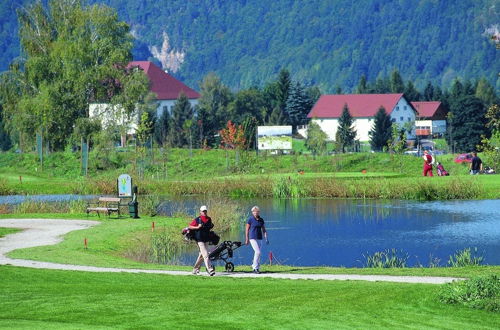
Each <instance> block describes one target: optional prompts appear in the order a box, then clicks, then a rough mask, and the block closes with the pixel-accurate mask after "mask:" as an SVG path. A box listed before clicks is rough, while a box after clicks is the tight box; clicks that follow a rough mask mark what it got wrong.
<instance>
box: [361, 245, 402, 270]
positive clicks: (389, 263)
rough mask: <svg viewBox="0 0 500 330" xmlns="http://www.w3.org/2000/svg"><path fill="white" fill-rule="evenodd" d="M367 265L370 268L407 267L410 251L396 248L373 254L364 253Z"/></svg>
mask: <svg viewBox="0 0 500 330" xmlns="http://www.w3.org/2000/svg"><path fill="white" fill-rule="evenodd" d="M363 257H364V258H365V267H368V268H405V267H406V262H407V261H408V258H409V256H408V253H405V252H403V251H398V250H396V249H391V250H389V249H387V250H384V251H378V252H375V253H373V254H367V255H364V254H363Z"/></svg>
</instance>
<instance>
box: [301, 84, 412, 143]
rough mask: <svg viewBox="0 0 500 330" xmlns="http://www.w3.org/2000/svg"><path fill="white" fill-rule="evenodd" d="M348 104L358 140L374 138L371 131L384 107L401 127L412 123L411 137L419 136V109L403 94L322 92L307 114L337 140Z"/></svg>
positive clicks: (330, 138)
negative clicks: (417, 134)
mask: <svg viewBox="0 0 500 330" xmlns="http://www.w3.org/2000/svg"><path fill="white" fill-rule="evenodd" d="M346 104H347V107H348V108H349V113H350V114H351V116H352V117H353V122H354V124H353V126H354V129H355V130H356V139H357V140H359V141H362V142H363V141H369V140H370V137H369V135H368V133H369V132H370V130H371V129H372V126H373V123H374V117H375V114H376V113H377V111H378V110H379V108H380V107H384V108H385V110H386V112H387V114H388V115H389V116H390V117H391V120H392V121H393V122H394V123H397V124H398V125H400V126H401V127H403V126H404V125H405V124H407V123H409V125H411V127H412V130H411V132H410V133H409V134H408V139H414V138H415V130H414V122H415V119H416V116H417V112H416V111H415V108H414V107H413V105H411V103H410V102H408V101H407V100H406V98H405V97H404V95H403V94H339V95H322V96H321V97H320V98H319V100H318V101H317V102H316V104H315V105H314V107H313V108H312V110H311V112H310V113H309V115H307V117H308V118H311V119H312V121H314V122H315V123H317V124H318V125H319V126H320V127H321V129H322V130H323V131H324V132H325V133H326V134H327V135H328V139H329V140H335V135H336V134H337V128H338V125H339V118H340V116H341V115H342V110H343V108H344V106H345V105H346Z"/></svg>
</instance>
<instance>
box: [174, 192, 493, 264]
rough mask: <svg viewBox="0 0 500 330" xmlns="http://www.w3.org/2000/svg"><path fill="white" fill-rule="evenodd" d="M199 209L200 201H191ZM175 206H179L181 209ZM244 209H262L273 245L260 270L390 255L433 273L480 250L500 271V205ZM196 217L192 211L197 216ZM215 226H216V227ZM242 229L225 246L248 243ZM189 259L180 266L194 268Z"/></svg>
mask: <svg viewBox="0 0 500 330" xmlns="http://www.w3.org/2000/svg"><path fill="white" fill-rule="evenodd" d="M184 202H185V203H186V207H192V208H193V209H195V208H196V205H201V204H202V200H195V199H192V200H189V201H186V200H184ZM177 203H178V201H177ZM239 203H241V205H242V206H243V207H245V208H246V209H248V210H249V209H250V208H251V207H252V206H253V205H258V206H259V207H260V208H261V216H262V217H263V218H264V220H265V222H266V228H267V230H268V234H269V241H270V244H269V245H265V246H264V251H263V258H262V261H263V262H269V260H268V255H269V252H272V254H273V256H274V257H275V258H276V260H277V261H278V262H280V263H282V264H287V265H294V266H345V267H361V266H363V264H364V262H365V258H364V257H363V255H367V254H373V253H374V252H376V251H383V250H386V249H393V248H395V249H398V250H400V251H402V252H403V253H402V254H401V255H403V254H406V253H407V254H408V256H409V259H408V261H407V264H408V265H409V266H419V265H422V266H429V265H430V262H431V260H432V261H433V263H436V262H438V263H439V265H440V266H446V265H447V262H448V260H449V256H450V255H452V254H454V253H455V252H456V251H457V250H460V249H464V248H467V247H470V248H472V249H473V250H474V248H477V255H481V256H483V257H484V263H485V264H490V265H500V200H480V201H437V202H408V201H375V200H337V199H335V200H331V199H328V200H327V199H294V200H273V199H249V200H240V201H239ZM193 212H194V211H193ZM216 220H217V219H214V222H216ZM243 227H244V224H243V223H242V225H241V228H242V229H241V230H240V231H239V232H238V233H233V234H229V235H227V237H222V239H231V240H240V241H244V231H243ZM252 256H253V251H252V249H251V247H250V246H243V247H241V248H240V249H238V250H236V251H235V254H234V259H233V262H234V263H235V264H236V265H238V264H250V263H251V259H252ZM195 257H196V253H194V252H191V253H186V254H185V255H184V256H183V257H182V261H183V263H187V264H190V263H192V262H193V261H194V259H195Z"/></svg>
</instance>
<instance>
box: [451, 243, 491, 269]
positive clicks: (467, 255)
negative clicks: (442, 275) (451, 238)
mask: <svg viewBox="0 0 500 330" xmlns="http://www.w3.org/2000/svg"><path fill="white" fill-rule="evenodd" d="M483 259H484V258H483V257H482V256H478V255H477V248H474V251H471V248H465V249H463V250H459V251H457V252H455V254H453V255H451V256H450V259H449V260H448V265H449V266H450V267H468V266H479V265H481V263H482V262H483Z"/></svg>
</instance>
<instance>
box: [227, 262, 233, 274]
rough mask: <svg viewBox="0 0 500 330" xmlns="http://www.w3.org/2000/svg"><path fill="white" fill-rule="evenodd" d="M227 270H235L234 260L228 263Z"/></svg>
mask: <svg viewBox="0 0 500 330" xmlns="http://www.w3.org/2000/svg"><path fill="white" fill-rule="evenodd" d="M226 271H227V272H233V271H234V264H233V263H232V262H228V263H227V264H226Z"/></svg>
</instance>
